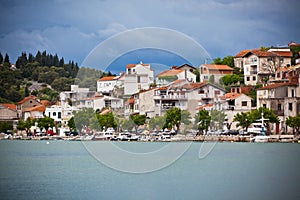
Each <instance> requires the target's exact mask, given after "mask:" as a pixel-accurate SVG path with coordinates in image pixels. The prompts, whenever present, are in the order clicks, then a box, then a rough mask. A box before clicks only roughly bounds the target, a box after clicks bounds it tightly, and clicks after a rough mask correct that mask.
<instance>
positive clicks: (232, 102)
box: [220, 92, 252, 129]
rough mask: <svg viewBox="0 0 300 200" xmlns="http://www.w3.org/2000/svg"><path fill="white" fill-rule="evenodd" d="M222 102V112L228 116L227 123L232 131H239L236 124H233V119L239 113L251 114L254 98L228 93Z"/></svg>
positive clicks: (222, 98)
mask: <svg viewBox="0 0 300 200" xmlns="http://www.w3.org/2000/svg"><path fill="white" fill-rule="evenodd" d="M220 99H221V102H222V110H223V111H224V113H225V114H226V116H227V123H228V125H230V128H231V129H238V127H237V126H236V124H237V123H236V122H233V118H234V116H235V115H236V114H237V113H241V112H249V111H251V110H252V106H251V100H252V98H251V97H249V96H247V95H245V94H243V93H237V92H230V93H226V94H225V95H224V96H221V97H220Z"/></svg>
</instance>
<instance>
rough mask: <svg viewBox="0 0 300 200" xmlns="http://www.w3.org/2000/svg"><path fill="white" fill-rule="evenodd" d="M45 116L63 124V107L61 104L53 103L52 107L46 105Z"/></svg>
mask: <svg viewBox="0 0 300 200" xmlns="http://www.w3.org/2000/svg"><path fill="white" fill-rule="evenodd" d="M45 116H47V117H50V118H52V119H54V121H55V122H58V123H60V124H61V122H62V116H63V108H62V106H60V105H52V106H50V107H46V110H45Z"/></svg>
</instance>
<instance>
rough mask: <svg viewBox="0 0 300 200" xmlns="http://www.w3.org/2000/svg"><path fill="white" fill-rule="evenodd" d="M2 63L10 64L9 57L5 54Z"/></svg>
mask: <svg viewBox="0 0 300 200" xmlns="http://www.w3.org/2000/svg"><path fill="white" fill-rule="evenodd" d="M4 63H9V64H10V61H9V56H8V54H7V53H6V54H5V57H4Z"/></svg>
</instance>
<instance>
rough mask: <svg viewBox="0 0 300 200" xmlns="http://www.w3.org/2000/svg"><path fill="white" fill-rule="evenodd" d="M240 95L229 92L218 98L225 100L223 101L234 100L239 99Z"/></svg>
mask: <svg viewBox="0 0 300 200" xmlns="http://www.w3.org/2000/svg"><path fill="white" fill-rule="evenodd" d="M241 95H242V94H240V93H234V92H229V93H226V94H225V95H224V96H221V97H220V98H221V99H223V100H225V99H236V98H238V97H240V96H241Z"/></svg>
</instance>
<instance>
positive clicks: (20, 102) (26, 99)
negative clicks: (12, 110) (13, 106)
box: [17, 95, 38, 104]
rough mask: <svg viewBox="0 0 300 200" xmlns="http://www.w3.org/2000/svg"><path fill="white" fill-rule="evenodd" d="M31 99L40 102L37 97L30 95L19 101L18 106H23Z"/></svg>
mask: <svg viewBox="0 0 300 200" xmlns="http://www.w3.org/2000/svg"><path fill="white" fill-rule="evenodd" d="M30 99H34V100H38V98H37V97H36V96H33V95H30V96H28V97H25V98H24V99H22V100H21V101H19V102H18V103H17V104H23V103H25V102H26V101H29V100H30Z"/></svg>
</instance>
